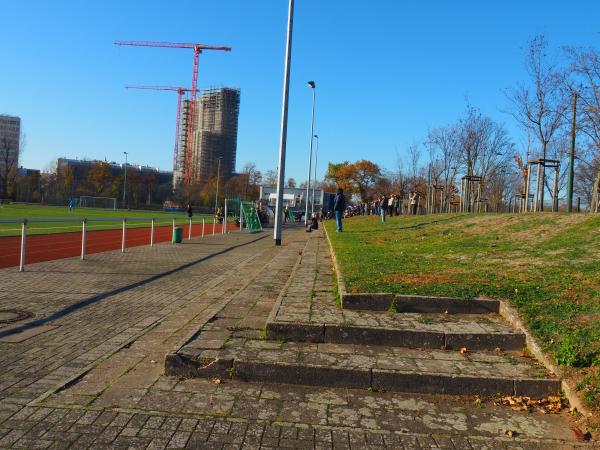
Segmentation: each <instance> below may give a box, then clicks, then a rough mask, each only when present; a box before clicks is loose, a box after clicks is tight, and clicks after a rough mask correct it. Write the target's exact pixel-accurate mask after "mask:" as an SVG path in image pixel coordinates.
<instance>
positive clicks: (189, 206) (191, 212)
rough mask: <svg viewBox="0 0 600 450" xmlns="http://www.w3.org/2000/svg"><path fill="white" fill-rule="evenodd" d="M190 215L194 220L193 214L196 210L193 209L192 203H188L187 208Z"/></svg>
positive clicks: (189, 217)
mask: <svg viewBox="0 0 600 450" xmlns="http://www.w3.org/2000/svg"><path fill="white" fill-rule="evenodd" d="M185 211H186V212H187V215H188V219H190V220H192V216H193V215H194V211H193V210H192V204H191V203H188V205H187V208H186V209H185Z"/></svg>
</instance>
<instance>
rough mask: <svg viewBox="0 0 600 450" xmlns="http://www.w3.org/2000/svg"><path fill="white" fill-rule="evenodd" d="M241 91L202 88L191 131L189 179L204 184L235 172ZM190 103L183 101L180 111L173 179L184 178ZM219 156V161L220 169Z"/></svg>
mask: <svg viewBox="0 0 600 450" xmlns="http://www.w3.org/2000/svg"><path fill="white" fill-rule="evenodd" d="M239 107H240V90H239V89H233V88H217V89H209V90H205V91H202V95H201V96H200V97H199V98H198V99H197V100H196V103H195V107H194V134H193V146H192V151H191V155H190V157H189V158H188V160H189V162H190V182H192V183H197V184H203V183H206V182H207V181H208V180H210V179H211V178H214V177H216V176H217V171H218V172H219V175H220V177H221V179H222V180H228V179H229V178H231V177H232V176H233V175H234V172H235V163H236V154H237V134H238V118H239ZM189 110H190V102H189V101H184V103H183V106H182V112H181V132H180V141H179V144H180V145H179V158H178V162H177V169H176V170H175V172H174V175H173V181H174V183H175V184H177V183H178V182H179V181H180V180H181V179H182V178H183V167H184V163H185V161H186V144H187V130H188V126H189V123H190V117H189ZM219 159H220V161H221V163H220V168H219Z"/></svg>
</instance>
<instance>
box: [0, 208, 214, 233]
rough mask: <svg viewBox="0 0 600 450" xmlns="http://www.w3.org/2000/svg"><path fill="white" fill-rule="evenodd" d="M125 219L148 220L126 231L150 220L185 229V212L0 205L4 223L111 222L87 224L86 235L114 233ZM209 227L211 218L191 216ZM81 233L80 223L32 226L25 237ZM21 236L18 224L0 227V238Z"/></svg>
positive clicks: (1, 217)
mask: <svg viewBox="0 0 600 450" xmlns="http://www.w3.org/2000/svg"><path fill="white" fill-rule="evenodd" d="M124 217H127V218H147V219H148V220H147V221H145V220H135V221H131V222H129V223H128V224H127V227H128V228H144V227H149V226H150V221H151V219H152V218H155V219H157V221H156V226H161V225H164V226H166V225H172V223H173V219H176V225H186V224H187V223H188V218H187V214H186V213H185V212H163V211H139V210H123V209H117V210H113V209H105V208H75V209H74V210H73V211H72V212H69V208H67V207H66V206H39V205H0V220H5V219H23V218H25V219H51V220H55V219H66V218H69V219H78V218H88V219H92V218H103V219H107V218H114V219H115V220H114V221H112V220H111V221H102V222H93V221H92V222H89V223H88V224H87V229H88V231H97V230H114V229H119V228H121V226H122V219H123V218H124ZM203 218H204V219H205V221H206V223H207V224H208V223H212V220H213V216H212V215H199V214H194V218H193V221H194V222H195V223H200V222H202V219H203ZM77 231H81V222H80V221H77V222H43V223H38V222H33V223H31V224H29V225H28V227H27V234H28V235H31V234H53V233H68V232H77ZM20 234H21V224H19V223H0V237H2V236H18V235H20Z"/></svg>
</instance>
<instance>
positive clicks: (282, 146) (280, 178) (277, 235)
mask: <svg viewBox="0 0 600 450" xmlns="http://www.w3.org/2000/svg"><path fill="white" fill-rule="evenodd" d="M293 28H294V0H290V3H289V9H288V26H287V44H286V48H285V67H284V71H283V100H282V105H281V131H280V134H279V164H278V166H277V202H276V204H275V230H274V236H273V237H274V239H275V245H281V221H282V217H281V214H282V210H283V184H284V181H285V150H286V144H287V122H288V101H289V94H290V67H291V63H292V31H293Z"/></svg>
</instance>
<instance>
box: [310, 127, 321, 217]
mask: <svg viewBox="0 0 600 450" xmlns="http://www.w3.org/2000/svg"><path fill="white" fill-rule="evenodd" d="M313 137H314V138H315V139H316V140H317V149H316V151H315V177H314V179H313V189H312V209H311V213H314V212H315V186H316V184H317V162H318V161H319V135H318V134H315V135H313Z"/></svg>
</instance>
